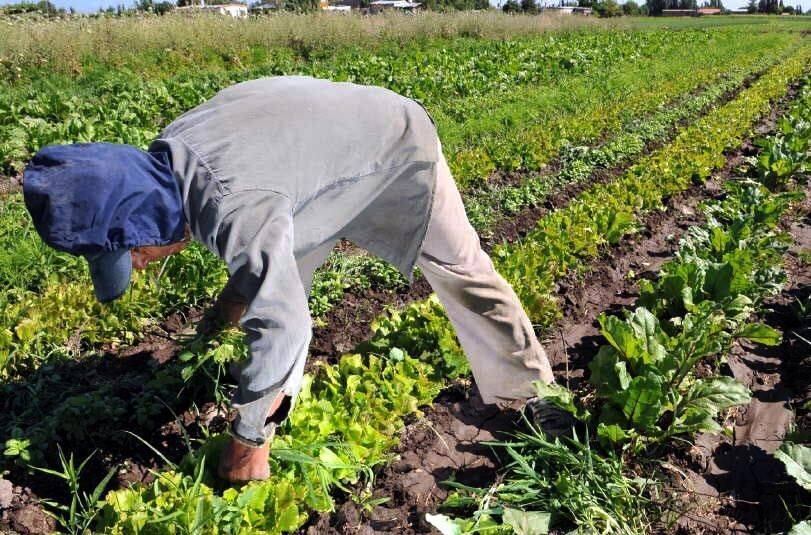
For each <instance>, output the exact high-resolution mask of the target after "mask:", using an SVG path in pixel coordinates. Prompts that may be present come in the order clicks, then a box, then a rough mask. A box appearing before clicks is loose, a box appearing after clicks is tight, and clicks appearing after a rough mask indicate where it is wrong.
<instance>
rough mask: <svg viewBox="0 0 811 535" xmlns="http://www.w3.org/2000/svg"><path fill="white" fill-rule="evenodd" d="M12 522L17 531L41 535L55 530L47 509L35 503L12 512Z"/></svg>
mask: <svg viewBox="0 0 811 535" xmlns="http://www.w3.org/2000/svg"><path fill="white" fill-rule="evenodd" d="M10 516H11V524H12V526H13V527H14V529H16V530H17V531H21V532H23V533H28V534H30V535H40V534H45V533H52V532H53V528H54V526H53V520H52V519H51V517H49V516H48V515H47V514H45V511H43V510H42V509H40V508H39V507H37V506H36V505H33V504H28V505H26V506H25V507H23V508H22V509H18V510H17V511H13V512H12V513H11V515H10Z"/></svg>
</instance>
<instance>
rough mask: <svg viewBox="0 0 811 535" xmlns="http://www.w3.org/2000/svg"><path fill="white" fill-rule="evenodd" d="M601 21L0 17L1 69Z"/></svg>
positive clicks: (481, 15) (489, 33)
mask: <svg viewBox="0 0 811 535" xmlns="http://www.w3.org/2000/svg"><path fill="white" fill-rule="evenodd" d="M617 24H618V23H611V27H614V26H616V25H617ZM606 26H608V24H607V23H603V22H598V21H596V20H595V19H589V18H583V17H571V16H568V17H567V16H552V15H544V16H524V15H515V16H512V15H504V14H501V13H499V12H495V11H488V12H459V13H449V14H442V13H434V12H425V13H419V14H414V15H402V14H386V15H380V16H372V17H369V16H335V15H331V14H321V13H316V14H305V15H299V14H278V15H274V16H270V17H251V18H248V19H244V20H236V19H231V18H230V17H222V16H218V15H207V14H199V15H183V14H171V15H167V16H163V17H159V16H147V15H145V16H138V17H125V18H113V17H99V18H77V19H63V20H53V21H47V20H26V21H16V22H15V21H11V20H5V21H2V20H0V28H2V29H1V30H0V74H2V71H3V70H5V71H6V72H7V74H8V75H9V76H8V77H6V79H11V80H14V79H17V78H20V77H24V76H25V74H26V72H27V71H30V70H43V71H50V72H52V73H53V72H58V73H62V74H73V75H79V74H82V73H83V71H84V70H85V69H86V68H87V67H88V66H92V65H94V64H99V63H100V64H103V65H105V66H107V67H114V68H124V67H126V68H130V69H132V70H136V71H144V70H147V71H149V70H155V69H157V70H159V71H164V72H166V71H167V70H172V69H175V68H177V67H179V66H186V67H196V68H199V67H200V66H201V65H206V66H217V64H221V65H223V66H226V67H228V66H232V65H233V64H237V66H239V64H242V63H256V62H261V61H262V59H263V57H264V56H265V55H266V54H267V53H268V50H269V49H273V48H279V47H286V48H292V49H294V50H295V51H297V52H299V53H300V54H302V55H305V56H307V55H309V54H318V53H319V51H324V52H326V51H330V50H333V49H335V48H345V47H349V46H359V47H375V46H379V45H380V44H381V43H389V44H390V43H392V42H394V43H398V44H401V45H403V46H407V44H408V42H410V41H414V40H419V39H431V38H452V37H478V38H486V39H503V38H508V37H509V38H514V37H516V36H522V35H532V34H537V33H541V32H547V31H560V30H571V29H577V28H582V27H587V28H596V27H606ZM1 78H4V77H3V76H0V79H1Z"/></svg>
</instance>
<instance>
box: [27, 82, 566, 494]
mask: <svg viewBox="0 0 811 535" xmlns="http://www.w3.org/2000/svg"><path fill="white" fill-rule="evenodd" d="M23 191H24V195H25V202H26V206H27V207H28V210H29V212H30V213H31V216H32V218H33V221H34V225H35V227H36V229H37V231H38V232H39V234H40V235H41V236H42V238H43V240H45V242H47V243H48V244H49V245H51V246H53V247H55V248H57V249H59V250H62V251H66V252H69V253H72V254H75V255H83V256H84V257H85V258H86V259H87V261H88V263H89V266H90V275H91V278H92V280H93V284H94V289H95V294H96V297H97V298H98V299H99V300H100V301H102V302H108V301H112V300H114V299H117V298H118V297H120V296H121V295H122V294H123V293H124V292H125V291H126V289H127V287H128V285H129V282H130V275H131V271H132V268H133V267H134V268H137V269H142V268H144V267H146V266H147V264H148V263H149V262H151V261H154V260H158V259H160V258H163V257H166V256H168V255H170V254H173V253H176V252H178V251H179V250H181V249H182V248H183V247H184V246H185V244H186V241H187V240H186V237H185V236H186V232H190V234H191V236H193V237H194V239H196V240H199V241H200V242H201V243H202V244H204V245H205V246H206V247H207V248H208V249H210V250H211V251H212V252H214V253H215V254H217V255H218V256H219V257H220V258H222V259H223V260H224V261H225V262H226V263H227V265H228V270H229V273H230V279H229V281H228V284H227V285H226V287H225V289H224V290H223V292H222V295H221V296H220V299H219V301H218V303H219V310H220V313H221V316H222V317H223V318H224V319H230V320H231V321H234V322H238V323H239V325H241V327H242V329H243V330H244V332H245V335H246V341H247V343H248V346H249V349H250V356H249V358H248V359H247V361H246V362H244V363H243V364H242V365H241V366H240V368H239V370H238V380H239V381H238V382H239V388H238V390H237V392H236V395H235V397H234V400H233V404H234V407H236V409H237V410H238V416H237V418H236V420H235V421H234V422H233V425H232V428H231V436H232V439H231V442H230V443H229V445H228V447H227V448H226V450H225V452H224V453H223V456H222V458H221V460H220V470H219V471H220V475H221V476H222V477H224V478H226V479H228V480H230V481H248V480H253V479H264V478H267V477H268V475H269V474H268V470H269V469H268V449H269V447H270V439H271V437H272V433H273V431H274V429H275V426H276V425H277V424H278V422H280V421H282V420H283V419H284V417H285V416H286V414H287V411H288V410H289V408H290V407H291V405H292V402H293V401H294V400H295V399H296V395H297V394H298V392H299V388H300V387H301V382H302V376H303V373H304V363H305V359H306V357H307V348H308V345H309V342H310V337H311V327H312V323H311V319H310V314H309V311H308V307H307V297H308V294H309V291H310V286H311V284H312V277H313V272H314V271H315V270H316V268H318V267H319V266H320V265H321V264H322V263H323V262H324V261H325V260H326V258H327V255H328V254H329V253H330V251H331V250H332V248H333V247H334V245H335V244H336V242H337V241H338V240H339V239H341V238H346V239H349V240H351V241H353V242H354V243H355V244H357V245H359V246H361V247H363V248H365V249H367V250H369V251H370V252H371V253H373V254H376V255H378V256H380V257H381V258H383V259H385V260H387V261H388V262H391V263H392V264H394V265H395V266H396V267H397V268H399V270H400V271H401V272H402V273H404V274H405V275H407V276H410V274H411V272H412V270H413V268H414V266H415V265H417V266H419V267H420V269H421V270H422V272H423V274H424V275H425V278H426V279H427V280H428V282H429V283H430V284H431V287H432V288H433V289H434V291H435V292H436V293H437V295H438V296H439V299H440V300H441V302H442V304H443V305H444V307H445V310H446V311H447V314H448V317H449V318H450V320H451V322H452V324H453V326H454V328H455V330H456V333H457V335H458V337H459V341H460V342H461V345H462V348H463V349H464V351H465V354H466V355H467V358H468V359H469V361H470V365H471V368H472V370H473V376H474V378H475V380H476V384H477V385H478V388H479V392H480V394H481V396H482V399H483V401H484V402H485V403H507V402H510V401H512V400H516V399H527V398H530V397H531V396H532V395H533V387H532V382H533V381H539V380H540V381H544V382H547V383H548V382H552V381H553V376H552V370H551V368H550V365H549V361H548V360H547V358H546V355H545V353H544V351H543V349H542V348H541V346H540V344H539V343H538V341H537V339H536V338H535V335H534V333H533V330H532V325H531V324H530V321H529V319H528V318H527V315H526V314H525V312H524V310H523V309H522V308H521V304H520V302H519V301H518V298H517V297H516V295H515V293H514V292H513V290H512V288H510V286H509V285H508V284H507V282H505V281H504V279H503V278H501V277H500V276H499V275H498V273H496V271H495V269H494V268H493V263H492V262H491V260H490V258H489V257H488V256H487V254H485V252H484V251H483V250H482V249H481V247H480V244H479V238H478V236H477V235H476V232H475V231H474V230H473V228H472V227H471V225H470V223H469V222H468V219H467V216H466V215H465V210H464V207H463V205H462V199H461V197H460V195H459V191H458V190H457V188H456V185H455V183H454V181H453V178H452V177H451V174H450V170H449V169H448V165H447V163H446V162H445V159H444V157H443V156H442V150H441V146H440V143H439V140H438V138H437V133H436V129H435V128H434V125H433V123H432V121H431V119H430V118H429V117H428V115H427V114H426V112H425V110H424V109H423V108H422V107H421V106H420V105H419V104H417V103H416V102H414V101H412V100H409V99H407V98H404V97H401V96H399V95H397V94H395V93H392V92H391V91H388V90H386V89H382V88H377V87H368V86H360V85H354V84H348V83H333V82H329V81H325V80H317V79H313V78H307V77H276V78H264V79H259V80H254V81H250V82H245V83H241V84H237V85H234V86H232V87H229V88H227V89H225V90H223V91H221V92H220V93H218V94H217V95H216V96H214V97H213V98H212V99H211V100H209V101H208V102H205V103H204V104H202V105H200V106H198V107H196V108H194V109H193V110H191V111H189V112H187V113H185V114H184V115H182V116H181V117H179V118H178V119H177V120H175V121H174V122H173V123H171V124H170V125H169V126H168V127H166V129H165V130H164V131H163V132H162V133H161V135H160V137H159V138H158V139H156V140H155V141H154V142H153V143H152V144H151V145H150V147H149V150H148V151H147V152H144V151H141V150H139V149H137V148H134V147H130V146H127V145H115V144H106V143H91V144H78V145H60V146H50V147H46V148H44V149H42V150H41V151H40V152H39V153H38V154H37V155H36V156H35V157H34V158H33V160H32V161H31V162H30V164H29V165H28V167H27V168H26V170H25V174H24V184H23ZM533 407H534V411H533V412H534V415H536V422H537V423H538V424H539V425H542V426H544V427H545V428H547V429H554V428H555V427H556V426H558V428H559V427H560V426H561V425H564V426H565V425H566V418H565V416H564V415H562V414H561V413H559V412H558V411H555V410H554V409H553V408H551V407H550V406H548V405H547V404H543V403H542V402H541V403H540V405H539V404H538V403H535V405H533ZM538 407H540V408H538Z"/></svg>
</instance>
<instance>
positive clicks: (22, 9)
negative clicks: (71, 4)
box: [0, 0, 66, 17]
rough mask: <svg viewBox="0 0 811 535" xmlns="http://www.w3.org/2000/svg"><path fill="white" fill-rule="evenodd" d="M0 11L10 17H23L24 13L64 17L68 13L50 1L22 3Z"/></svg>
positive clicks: (2, 7)
mask: <svg viewBox="0 0 811 535" xmlns="http://www.w3.org/2000/svg"><path fill="white" fill-rule="evenodd" d="M0 11H2V12H4V13H7V14H9V15H21V14H24V13H41V14H43V15H47V16H49V17H54V16H57V15H62V14H64V13H66V11H65V10H64V9H59V8H57V7H56V6H55V5H53V4H52V3H51V2H49V1H48V0H43V1H41V2H20V3H18V4H9V5H7V6H1V7H0Z"/></svg>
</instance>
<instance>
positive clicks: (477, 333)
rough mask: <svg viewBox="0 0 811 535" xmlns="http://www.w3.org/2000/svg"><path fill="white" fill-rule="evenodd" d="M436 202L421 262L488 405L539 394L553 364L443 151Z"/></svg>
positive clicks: (550, 380) (552, 379)
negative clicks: (484, 240) (537, 387)
mask: <svg viewBox="0 0 811 535" xmlns="http://www.w3.org/2000/svg"><path fill="white" fill-rule="evenodd" d="M441 154H442V151H441V147H440V161H439V162H438V169H437V184H436V190H435V194H434V205H433V209H432V215H431V221H430V223H429V225H428V232H427V234H426V237H425V241H424V243H423V250H422V255H421V257H420V259H419V261H418V265H419V267H420V269H422V271H423V273H424V275H425V278H426V279H427V280H428V282H429V283H430V284H431V287H432V288H433V290H434V291H435V292H436V294H437V296H438V297H439V299H440V301H441V302H442V304H443V306H444V307H445V311H446V312H447V314H448V317H449V318H450V321H451V323H452V324H453V326H454V329H455V330H456V334H457V337H458V338H459V342H460V343H461V344H462V349H463V350H464V351H465V355H466V356H467V358H468V360H469V362H470V366H471V369H472V370H473V377H474V378H475V380H476V384H477V385H478V387H479V392H480V393H481V396H482V399H483V400H484V402H485V403H496V402H502V401H503V402H507V401H510V400H514V399H522V398H528V397H531V396H533V395H534V389H533V387H532V382H533V381H538V380H540V381H544V382H547V383H549V382H553V381H554V377H553V375H552V368H551V366H550V364H549V360H548V359H547V357H546V353H545V352H544V350H543V348H542V347H541V344H540V343H539V342H538V340H537V338H536V337H535V333H534V332H533V329H532V324H531V323H530V320H529V318H528V317H527V315H526V312H524V309H523V308H522V306H521V303H520V301H519V300H518V296H516V295H515V292H514V291H513V289H512V288H511V287H510V285H509V284H508V283H507V281H505V280H504V279H503V278H502V277H501V276H500V275H499V274H498V273H497V272H496V270H495V268H494V266H493V262H492V261H491V260H490V257H489V256H487V253H485V252H484V251H483V250H482V248H481V245H480V242H479V237H478V235H477V234H476V231H475V230H474V229H473V227H472V226H471V225H470V222H469V221H468V219H467V215H466V214H465V209H464V205H463V204H462V198H461V196H460V195H459V191H458V189H457V188H456V184H455V183H454V181H453V177H452V176H451V173H450V169H448V165H447V163H446V162H445V159H444V158H443V157H442V156H441Z"/></svg>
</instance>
